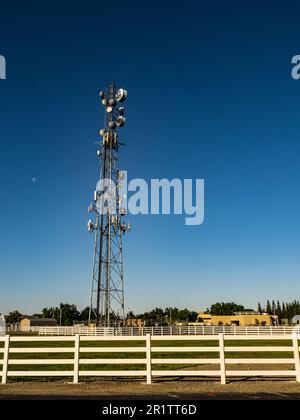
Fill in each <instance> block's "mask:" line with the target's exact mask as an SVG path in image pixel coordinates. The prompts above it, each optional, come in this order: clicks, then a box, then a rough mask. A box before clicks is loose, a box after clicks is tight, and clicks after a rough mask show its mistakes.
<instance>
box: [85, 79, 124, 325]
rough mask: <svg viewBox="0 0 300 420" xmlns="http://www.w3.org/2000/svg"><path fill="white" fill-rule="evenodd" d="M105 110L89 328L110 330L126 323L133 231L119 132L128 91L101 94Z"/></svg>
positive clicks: (95, 208)
mask: <svg viewBox="0 0 300 420" xmlns="http://www.w3.org/2000/svg"><path fill="white" fill-rule="evenodd" d="M100 97H101V99H102V105H103V106H104V107H105V127H104V128H103V129H101V130H100V131H99V134H100V136H101V137H102V141H101V142H98V144H99V145H100V150H98V151H97V155H98V156H99V158H100V180H99V182H98V184H97V189H96V191H95V193H94V201H93V203H91V205H90V207H89V212H94V214H95V222H92V220H89V221H88V230H89V231H90V232H94V235H95V239H94V256H93V275H92V290H91V300H90V310H89V324H90V323H91V322H95V323H96V325H100V326H105V327H109V326H112V325H115V324H116V323H118V324H120V323H121V322H122V320H124V319H125V311H124V276H123V253H122V236H123V234H124V233H125V232H126V231H127V230H129V229H130V225H129V224H126V222H125V221H124V216H125V214H126V208H125V207H122V202H123V199H124V197H123V196H122V195H121V193H120V189H121V188H122V179H123V177H124V174H123V173H122V172H121V171H120V169H119V147H120V145H122V143H120V142H119V135H118V129H119V128H120V127H122V126H123V125H124V124H125V117H124V107H122V106H120V105H121V103H122V102H124V100H125V99H126V97H127V91H126V90H124V89H118V88H117V87H116V86H115V85H114V84H111V85H110V86H108V87H107V88H106V89H105V90H104V91H101V92H100Z"/></svg>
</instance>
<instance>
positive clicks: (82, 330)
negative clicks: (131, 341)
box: [21, 325, 300, 336]
mask: <svg viewBox="0 0 300 420" xmlns="http://www.w3.org/2000/svg"><path fill="white" fill-rule="evenodd" d="M298 328H299V330H300V326H299V327H298ZM21 331H22V332H35V333H38V334H39V335H57V336H68V335H75V334H80V335H91V336H95V335H98V336H106V335H111V336H145V335H147V334H151V335H160V336H164V335H217V334H225V335H246V336H251V335H263V336H264V335H291V334H292V333H293V332H294V331H295V327H290V326H275V327H258V326H257V327H238V326H203V325H186V326H185V325H183V326H176V325H175V326H166V327H122V328H117V327H111V328H104V327H81V326H74V327H23V328H22V329H21Z"/></svg>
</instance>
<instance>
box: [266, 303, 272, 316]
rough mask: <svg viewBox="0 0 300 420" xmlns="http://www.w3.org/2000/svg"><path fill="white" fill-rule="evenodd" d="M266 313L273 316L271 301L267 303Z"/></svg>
mask: <svg viewBox="0 0 300 420" xmlns="http://www.w3.org/2000/svg"><path fill="white" fill-rule="evenodd" d="M266 312H267V314H269V315H272V307H271V303H270V301H269V300H268V301H267V306H266Z"/></svg>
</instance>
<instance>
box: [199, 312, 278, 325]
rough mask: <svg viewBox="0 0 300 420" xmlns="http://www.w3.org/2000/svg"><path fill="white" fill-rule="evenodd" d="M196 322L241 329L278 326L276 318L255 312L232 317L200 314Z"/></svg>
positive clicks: (236, 314) (237, 314)
mask: <svg viewBox="0 0 300 420" xmlns="http://www.w3.org/2000/svg"><path fill="white" fill-rule="evenodd" d="M198 322H199V323H201V324H202V325H220V326H221V325H236V326H241V327H250V326H273V325H277V324H278V317H277V316H275V315H274V316H273V315H269V314H259V313H257V312H248V313H243V312H241V313H235V314H234V315H210V314H204V313H203V312H200V313H199V315H198Z"/></svg>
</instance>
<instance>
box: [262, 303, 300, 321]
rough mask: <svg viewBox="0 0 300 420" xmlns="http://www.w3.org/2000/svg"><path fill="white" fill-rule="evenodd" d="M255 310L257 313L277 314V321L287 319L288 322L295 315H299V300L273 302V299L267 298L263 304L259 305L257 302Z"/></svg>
mask: <svg viewBox="0 0 300 420" xmlns="http://www.w3.org/2000/svg"><path fill="white" fill-rule="evenodd" d="M257 311H258V312H259V313H267V314H270V315H277V316H278V319H279V321H282V320H283V319H287V320H288V321H289V322H290V321H291V320H292V318H293V317H294V316H296V315H300V302H299V301H298V300H294V301H293V302H290V303H289V302H282V303H281V302H279V301H277V302H275V300H272V301H270V300H268V301H267V302H266V304H265V306H263V307H262V306H261V304H260V303H259V304H258V306H257Z"/></svg>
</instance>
